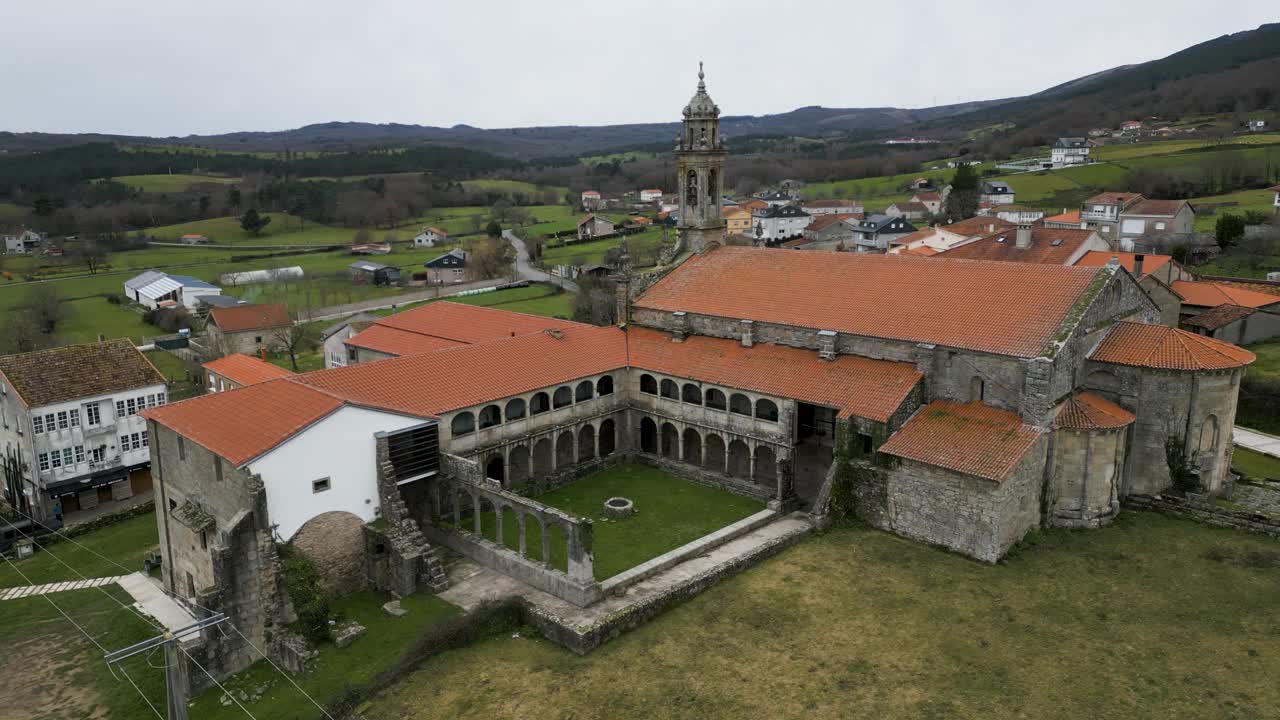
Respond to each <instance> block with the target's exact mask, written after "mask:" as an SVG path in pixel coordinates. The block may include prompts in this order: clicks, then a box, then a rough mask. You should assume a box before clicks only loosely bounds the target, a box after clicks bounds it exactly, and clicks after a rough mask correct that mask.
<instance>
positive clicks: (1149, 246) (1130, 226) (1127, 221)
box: [1118, 198, 1196, 252]
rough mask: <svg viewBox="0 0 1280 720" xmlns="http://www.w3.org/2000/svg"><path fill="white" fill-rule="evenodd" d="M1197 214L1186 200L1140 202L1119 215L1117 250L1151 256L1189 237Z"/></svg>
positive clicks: (1131, 204)
mask: <svg viewBox="0 0 1280 720" xmlns="http://www.w3.org/2000/svg"><path fill="white" fill-rule="evenodd" d="M1195 220H1196V213H1195V209H1194V208H1192V207H1191V203H1188V202H1187V201H1186V200H1150V199H1147V198H1142V199H1141V200H1139V201H1138V202H1134V203H1130V204H1129V205H1127V206H1126V207H1125V208H1124V209H1123V210H1121V211H1120V231H1119V235H1118V237H1119V239H1120V240H1119V241H1120V249H1121V250H1125V251H1133V252H1153V251H1156V250H1159V249H1163V246H1166V245H1169V244H1170V242H1168V240H1167V239H1168V238H1173V239H1174V241H1175V242H1176V241H1177V240H1180V239H1182V238H1186V237H1188V236H1190V235H1191V233H1192V231H1193V230H1194V228H1195Z"/></svg>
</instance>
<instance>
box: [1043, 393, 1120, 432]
mask: <svg viewBox="0 0 1280 720" xmlns="http://www.w3.org/2000/svg"><path fill="white" fill-rule="evenodd" d="M1136 419H1137V418H1136V417H1134V414H1133V413H1131V412H1129V411H1128V410H1125V409H1124V408H1122V407H1120V406H1119V405H1117V404H1115V403H1113V402H1111V401H1110V400H1108V399H1106V398H1104V397H1101V396H1099V395H1095V394H1093V393H1091V392H1089V391H1087V390H1084V391H1081V392H1078V393H1076V394H1075V395H1072V396H1071V397H1069V398H1067V400H1066V402H1064V403H1062V406H1061V407H1059V408H1058V417H1057V419H1056V420H1055V421H1054V426H1055V427H1060V428H1068V429H1071V430H1112V429H1115V428H1122V427H1124V426H1126V425H1129V424H1130V423H1132V422H1133V421H1134V420H1136Z"/></svg>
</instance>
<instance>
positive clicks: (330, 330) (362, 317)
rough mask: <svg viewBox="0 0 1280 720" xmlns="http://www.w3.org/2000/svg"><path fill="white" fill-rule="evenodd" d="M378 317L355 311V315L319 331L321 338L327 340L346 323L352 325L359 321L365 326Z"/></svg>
mask: <svg viewBox="0 0 1280 720" xmlns="http://www.w3.org/2000/svg"><path fill="white" fill-rule="evenodd" d="M379 319H380V318H379V317H378V316H377V315H370V314H369V313H363V312H362V313H356V314H355V315H352V316H351V317H349V318H345V319H343V320H339V321H338V322H336V323H334V324H332V325H330V326H329V327H327V328H325V329H324V330H322V331H320V337H321V339H324V340H328V339H329V338H330V337H332V336H333V334H334V333H336V332H338V331H339V330H341V329H342V328H344V327H346V326H348V325H353V326H354V325H359V324H361V323H364V324H365V327H367V326H368V325H369V324H371V323H373V322H376V321H377V320H379ZM361 329H363V328H361Z"/></svg>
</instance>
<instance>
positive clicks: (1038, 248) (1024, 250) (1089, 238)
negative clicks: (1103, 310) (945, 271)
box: [938, 224, 1109, 265]
mask: <svg viewBox="0 0 1280 720" xmlns="http://www.w3.org/2000/svg"><path fill="white" fill-rule="evenodd" d="M1107 249H1109V246H1108V245H1107V242H1106V241H1105V240H1103V239H1102V237H1101V236H1100V235H1098V233H1096V232H1093V231H1092V230H1079V229H1076V230H1062V229H1058V228H1049V227H1045V226H1043V225H1028V224H1022V225H1017V226H1015V227H1013V228H1012V229H1011V230H1005V231H1000V232H996V233H994V234H992V235H988V236H986V237H983V238H980V239H978V240H975V241H973V242H971V243H966V244H964V245H961V246H959V247H954V248H952V249H950V250H947V251H946V252H944V253H942V254H941V255H939V256H938V257H945V258H948V259H952V260H955V259H961V260H998V261H1001V262H1022V263H1037V264H1049V265H1074V264H1075V263H1076V261H1077V260H1079V259H1080V258H1082V257H1084V256H1085V254H1087V253H1089V252H1091V251H1105V250H1107Z"/></svg>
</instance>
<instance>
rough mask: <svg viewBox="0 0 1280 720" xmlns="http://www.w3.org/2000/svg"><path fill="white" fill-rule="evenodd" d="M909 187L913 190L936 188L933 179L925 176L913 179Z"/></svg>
mask: <svg viewBox="0 0 1280 720" xmlns="http://www.w3.org/2000/svg"><path fill="white" fill-rule="evenodd" d="M907 188H908V189H909V190H911V191H912V192H920V191H929V190H934V189H935V188H934V186H933V181H932V180H930V179H929V178H923V177H918V178H916V179H915V180H912V181H911V183H910V184H909V185H908V186H907Z"/></svg>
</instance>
